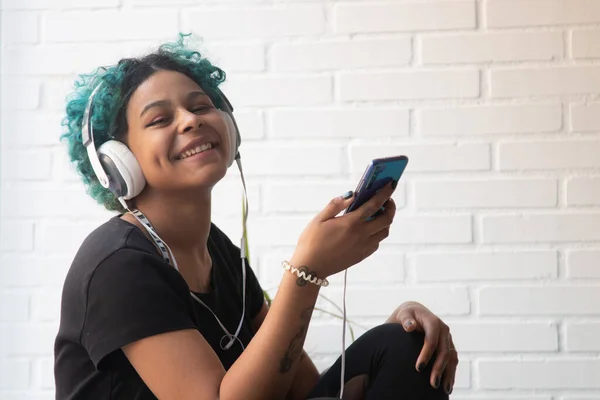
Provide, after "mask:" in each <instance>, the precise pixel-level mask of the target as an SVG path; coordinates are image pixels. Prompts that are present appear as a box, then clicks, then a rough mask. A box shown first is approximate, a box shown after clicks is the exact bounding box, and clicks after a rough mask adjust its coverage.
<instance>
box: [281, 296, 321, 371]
mask: <svg viewBox="0 0 600 400" xmlns="http://www.w3.org/2000/svg"><path fill="white" fill-rule="evenodd" d="M312 312H313V307H309V308H307V309H305V310H304V311H302V314H300V319H302V325H300V329H299V330H298V333H297V334H296V335H295V336H294V337H293V338H292V341H291V342H290V345H289V346H288V348H287V351H286V352H285V354H284V355H283V358H282V359H281V361H280V363H279V372H280V373H282V374H285V373H286V372H289V371H290V370H291V369H292V365H293V364H294V362H295V361H296V360H298V359H302V357H303V356H304V352H303V349H302V342H303V341H304V337H305V336H306V331H307V330H308V324H309V323H310V316H311V315H312Z"/></svg>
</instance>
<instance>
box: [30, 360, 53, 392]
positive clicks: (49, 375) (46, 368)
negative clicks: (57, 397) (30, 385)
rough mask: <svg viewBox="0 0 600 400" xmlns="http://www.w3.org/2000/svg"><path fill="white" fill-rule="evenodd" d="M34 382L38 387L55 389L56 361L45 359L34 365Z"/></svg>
mask: <svg viewBox="0 0 600 400" xmlns="http://www.w3.org/2000/svg"><path fill="white" fill-rule="evenodd" d="M33 381H34V384H35V386H36V387H39V388H42V389H54V384H55V383H54V360H53V359H52V358H47V357H44V358H42V359H40V360H37V362H36V363H35V364H34V365H33Z"/></svg>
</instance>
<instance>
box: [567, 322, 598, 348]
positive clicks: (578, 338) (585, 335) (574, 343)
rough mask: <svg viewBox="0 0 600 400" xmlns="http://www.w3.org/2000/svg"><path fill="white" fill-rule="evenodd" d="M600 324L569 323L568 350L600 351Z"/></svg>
mask: <svg viewBox="0 0 600 400" xmlns="http://www.w3.org/2000/svg"><path fill="white" fill-rule="evenodd" d="M598 337H600V323H597V322H596V323H594V322H567V323H566V349H567V351H569V352H579V351H587V352H591V351H593V352H597V351H600V342H598Z"/></svg>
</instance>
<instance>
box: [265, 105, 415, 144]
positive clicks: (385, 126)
mask: <svg viewBox="0 0 600 400" xmlns="http://www.w3.org/2000/svg"><path fill="white" fill-rule="evenodd" d="M269 117H270V118H269V133H270V135H269V136H270V137H273V138H280V137H281V138H344V137H349V138H358V137H362V138H371V137H377V136H381V137H390V136H392V137H394V136H408V134H409V130H410V127H409V112H408V110H407V109H393V108H392V109H390V108H354V109H281V110H273V111H271V112H270V115H269Z"/></svg>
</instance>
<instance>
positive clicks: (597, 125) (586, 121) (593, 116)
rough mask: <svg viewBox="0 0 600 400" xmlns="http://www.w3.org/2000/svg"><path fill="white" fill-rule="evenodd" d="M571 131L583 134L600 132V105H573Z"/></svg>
mask: <svg viewBox="0 0 600 400" xmlns="http://www.w3.org/2000/svg"><path fill="white" fill-rule="evenodd" d="M571 130H572V131H582V132H592V131H600V104H598V103H589V104H573V105H571Z"/></svg>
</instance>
